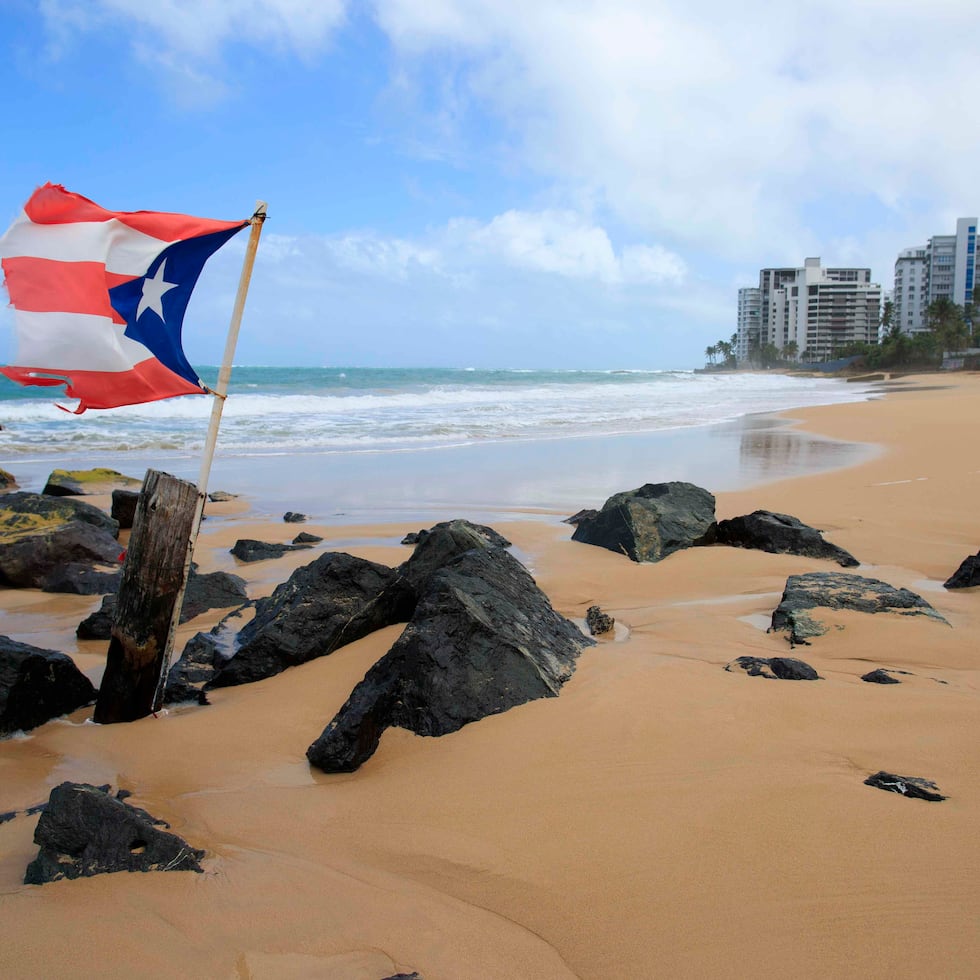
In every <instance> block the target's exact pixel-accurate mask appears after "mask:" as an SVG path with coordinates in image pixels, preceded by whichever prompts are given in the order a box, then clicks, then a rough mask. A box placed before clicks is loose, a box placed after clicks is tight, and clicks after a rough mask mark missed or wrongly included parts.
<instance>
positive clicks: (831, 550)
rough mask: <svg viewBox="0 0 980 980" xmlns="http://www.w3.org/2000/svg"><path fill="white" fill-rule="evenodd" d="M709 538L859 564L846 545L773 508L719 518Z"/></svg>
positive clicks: (772, 551) (845, 565)
mask: <svg viewBox="0 0 980 980" xmlns="http://www.w3.org/2000/svg"><path fill="white" fill-rule="evenodd" d="M709 538H710V540H709V542H706V543H711V544H727V545H730V546H732V547H735V548H754V549H756V550H758V551H766V552H769V553H770V554H789V555H804V556H806V557H808V558H829V559H831V560H832V561H835V562H837V564H838V565H840V566H842V567H843V568H853V567H854V566H855V565H857V564H859V562H858V560H857V559H856V558H855V557H854V556H853V555H851V554H849V553H848V552H846V551H845V550H844V549H843V548H838V547H837V545H835V544H831V543H830V542H829V541H825V540H824V537H823V535H822V534H821V533H820V532H819V531H818V530H817V529H816V528H813V527H810V526H809V525H807V524H804V523H803V522H802V521H801V520H799V518H796V517H791V516H790V515H789V514H774V513H773V512H772V511H769V510H756V511H753V512H752V513H751V514H745V515H744V516H742V517H732V518H730V519H729V520H725V521H719V522H718V523H717V524H716V525H715V526H714V529H713V530H712V532H711V534H710V535H709Z"/></svg>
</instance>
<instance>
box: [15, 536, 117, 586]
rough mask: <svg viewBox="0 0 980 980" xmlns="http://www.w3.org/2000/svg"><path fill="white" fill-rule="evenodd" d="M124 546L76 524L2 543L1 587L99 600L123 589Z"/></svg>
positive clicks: (112, 538) (110, 537)
mask: <svg viewBox="0 0 980 980" xmlns="http://www.w3.org/2000/svg"><path fill="white" fill-rule="evenodd" d="M119 557H120V548H119V542H117V541H116V539H115V538H114V537H112V536H111V535H110V534H108V533H106V532H105V531H101V530H99V529H98V528H97V527H93V526H92V525H91V524H85V523H83V522H81V521H75V522H73V523H71V524H65V525H60V526H57V527H55V528H52V529H51V530H47V531H38V532H37V533H33V534H27V535H25V536H23V537H21V538H18V539H16V540H13V541H10V540H9V539H8V540H7V541H5V542H3V543H2V544H0V583H2V584H4V585H9V586H11V587H13V588H19V589H43V590H44V591H45V592H74V593H76V594H81V595H93V594H96V593H98V592H111V591H113V590H114V589H116V588H118V573H119V571H120V565H119Z"/></svg>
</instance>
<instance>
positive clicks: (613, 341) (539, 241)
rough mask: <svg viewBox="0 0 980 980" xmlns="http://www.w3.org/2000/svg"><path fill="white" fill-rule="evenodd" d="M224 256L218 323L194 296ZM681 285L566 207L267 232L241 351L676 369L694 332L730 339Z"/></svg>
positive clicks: (272, 355) (652, 256)
mask: <svg viewBox="0 0 980 980" xmlns="http://www.w3.org/2000/svg"><path fill="white" fill-rule="evenodd" d="M226 251H228V250H222V251H221V252H219V253H218V254H217V255H216V256H215V259H214V260H212V263H213V268H209V273H210V275H211V278H210V279H209V281H208V282H207V283H204V284H203V288H204V295H203V296H202V297H201V299H200V303H201V309H202V318H204V319H209V318H210V319H213V320H214V321H215V322H216V323H220V313H219V303H218V302H217V298H216V297H215V298H214V301H213V302H212V301H209V300H208V299H207V298H206V297H207V296H208V294H209V293H212V292H216V291H217V287H216V285H215V284H216V283H217V282H218V281H219V280H225V279H228V280H230V279H231V277H232V276H233V275H234V266H235V263H236V262H238V261H240V257H238V256H235V257H233V256H232V255H231V254H230V253H229V254H228V255H227V256H225V255H224V252H226ZM687 277H688V271H687V269H686V267H685V266H684V264H683V262H682V261H681V259H680V258H679V257H678V256H676V255H674V254H673V253H671V252H670V251H668V250H667V249H665V248H663V247H661V246H658V245H650V244H639V243H633V244H629V245H626V246H625V247H622V248H620V249H617V248H615V247H614V246H613V244H612V240H611V238H610V236H609V234H608V233H607V231H606V230H605V229H604V228H602V227H600V226H598V225H596V224H594V223H593V222H591V221H590V220H589V219H587V218H586V217H584V216H582V215H579V214H577V213H573V212H567V211H541V212H530V211H526V212H525V211H509V212H506V213H504V214H501V215H498V216H496V217H494V218H492V219H491V220H489V221H485V222H481V221H476V220H474V219H471V218H465V219H463V218H457V219H455V220H452V221H449V222H447V223H445V224H443V225H440V226H437V227H433V228H430V229H428V230H426V231H425V232H424V233H421V234H420V235H418V236H417V237H412V238H408V237H399V236H390V235H384V234H381V233H379V232H376V231H356V232H344V233H339V234H336V235H328V236H323V235H306V236H289V235H283V234H269V235H268V236H266V237H264V238H263V240H262V243H261V245H260V248H259V253H258V259H257V262H256V267H255V275H254V277H253V286H252V290H251V292H250V296H249V301H248V313H247V319H248V322H249V324H250V325H249V326H248V328H247V329H246V331H245V333H246V339H245V341H244V342H243V343H244V346H243V350H244V351H247V354H248V356H249V357H251V358H252V359H253V360H256V359H257V360H259V361H262V362H263V363H265V362H269V363H288V362H296V363H299V362H303V361H305V360H306V359H307V358H308V357H313V358H314V359H320V360H322V361H323V362H324V363H333V364H387V363H403V364H451V365H456V366H464V365H468V364H481V365H487V366H497V367H506V366H512V367H519V366H525V367H526V366H534V365H551V366H569V367H572V366H584V365H587V364H593V365H594V366H598V367H609V366H624V365H631V364H632V365H640V366H650V367H670V366H684V365H685V363H686V361H685V359H684V358H685V355H684V354H683V353H682V352H683V350H684V348H685V347H687V346H688V345H689V343H690V329H691V324H692V323H693V324H698V325H700V327H701V328H702V329H704V330H706V331H709V333H708V334H707V336H708V337H709V338H710V339H712V340H714V339H717V338H716V337H715V334H718V335H719V336H721V335H725V336H727V335H728V333H730V330H729V329H728V327H727V325H726V326H725V327H723V328H721V329H720V330H719V328H717V327H716V323H717V322H718V321H719V320H724V319H725V318H726V314H727V302H728V298H727V296H725V295H723V294H720V293H719V292H718V291H717V290H715V289H713V288H712V287H710V286H703V285H702V284H698V288H697V289H696V290H679V289H677V288H676V286H677V283H678V282H679V281H681V280H682V279H685V280H686V278H687ZM200 290H201V287H199V291H200ZM225 292H227V289H226V290H225ZM196 301H197V300H196ZM205 311H206V314H207V315H205ZM212 314H213V315H212ZM216 337H217V333H216V334H215V338H216ZM263 345H265V346H263ZM703 346H704V344H703V342H702V343H701V346H700V347H698V348H697V351H698V354H700V351H701V350H702V349H703Z"/></svg>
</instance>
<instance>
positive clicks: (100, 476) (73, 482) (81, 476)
mask: <svg viewBox="0 0 980 980" xmlns="http://www.w3.org/2000/svg"><path fill="white" fill-rule="evenodd" d="M141 485H142V480H137V479H135V478H134V477H132V476H124V475H123V474H122V473H118V472H116V470H107V469H105V468H103V467H97V468H96V469H93V470H52V471H51V475H50V476H49V477H48V482H47V483H46V484H45V486H44V490H43V491H42V492H43V493H44V495H45V496H48V497H81V496H85V495H86V494H96V493H109V492H110V491H111V490H113V489H115V488H120V489H134V488H137V489H138V488H139V487H140V486H141Z"/></svg>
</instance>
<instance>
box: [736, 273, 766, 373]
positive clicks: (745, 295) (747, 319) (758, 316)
mask: <svg viewBox="0 0 980 980" xmlns="http://www.w3.org/2000/svg"><path fill="white" fill-rule="evenodd" d="M761 331H762V290H761V289H758V288H757V287H755V286H746V287H745V288H744V289H740V290H739V291H738V331H737V333H736V342H735V357H736V359H737V360H739V361H744V360H745V359H746V358H747V357H748V356H749V351H751V350H753V349H754V348H755V347H759V346H761V345H762V339H761V336H762V335H761Z"/></svg>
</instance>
